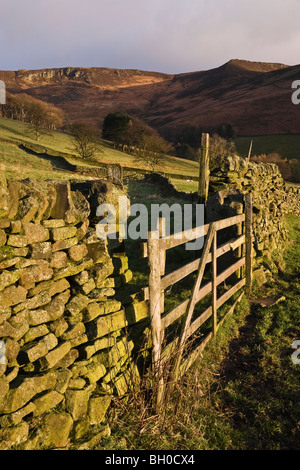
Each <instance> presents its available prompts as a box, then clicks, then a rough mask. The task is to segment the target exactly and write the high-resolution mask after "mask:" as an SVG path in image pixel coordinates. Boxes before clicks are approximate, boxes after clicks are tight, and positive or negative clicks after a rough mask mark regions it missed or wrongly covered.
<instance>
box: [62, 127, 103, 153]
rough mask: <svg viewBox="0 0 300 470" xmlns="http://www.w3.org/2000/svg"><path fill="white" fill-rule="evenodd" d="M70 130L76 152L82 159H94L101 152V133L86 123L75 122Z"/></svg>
mask: <svg viewBox="0 0 300 470" xmlns="http://www.w3.org/2000/svg"><path fill="white" fill-rule="evenodd" d="M69 128H70V131H71V134H72V143H73V147H74V149H75V151H76V152H77V153H78V154H79V155H80V156H81V158H92V157H93V156H94V155H95V153H96V152H97V151H99V144H100V142H101V136H100V131H99V130H98V129H97V128H96V127H94V126H91V125H89V124H87V123H85V122H75V123H73V124H71V125H70V126H69Z"/></svg>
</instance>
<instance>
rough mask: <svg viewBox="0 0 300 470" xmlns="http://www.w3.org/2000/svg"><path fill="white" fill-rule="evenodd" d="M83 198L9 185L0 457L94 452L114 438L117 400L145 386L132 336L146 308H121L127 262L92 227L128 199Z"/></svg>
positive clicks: (95, 194) (93, 189)
mask: <svg viewBox="0 0 300 470" xmlns="http://www.w3.org/2000/svg"><path fill="white" fill-rule="evenodd" d="M75 186H76V185H75ZM80 189H81V191H80V190H79V189H78V188H77V189H76V187H72V186H71V184H70V183H66V182H60V181H44V182H37V181H33V180H29V179H28V180H23V181H20V182H12V181H7V180H6V179H5V178H4V177H3V176H1V181H0V340H1V342H0V345H1V347H2V349H0V352H1V361H0V362H1V363H0V449H9V448H12V447H14V446H19V447H18V448H21V449H38V448H64V447H68V448H70V446H72V445H75V444H74V443H76V448H82V449H86V448H92V447H93V446H95V445H96V444H97V442H99V440H100V439H101V438H102V437H103V436H108V435H109V433H110V429H109V426H108V424H107V422H106V415H107V410H108V409H109V406H110V403H111V397H112V395H113V394H115V395H119V396H123V395H124V394H126V392H127V390H128V388H129V387H130V388H132V387H135V386H137V385H138V384H139V381H140V376H139V371H138V369H137V366H136V365H135V362H134V361H133V360H132V354H133V353H134V350H135V347H136V345H135V339H134V334H133V333H134V331H135V329H136V328H137V330H138V331H139V339H140V326H139V325H140V323H139V322H141V321H142V323H143V320H145V319H146V322H147V308H146V306H145V304H144V303H143V302H138V301H136V303H134V304H132V305H131V300H132V299H131V298H130V296H129V300H128V299H127V300H126V301H125V302H121V301H120V300H117V298H116V292H118V291H121V290H122V289H123V290H124V286H126V283H127V282H129V281H130V279H131V277H132V274H131V271H130V270H129V269H128V259H127V257H126V255H125V253H124V252H123V251H122V245H121V244H120V243H119V242H118V240H115V241H114V245H113V246H112V247H109V246H108V245H107V243H106V242H104V241H103V240H99V239H98V238H97V236H96V232H95V225H94V223H93V224H91V220H93V221H94V222H95V207H96V205H97V201H102V202H104V201H106V202H111V201H109V198H110V197H111V195H113V197H117V195H120V191H121V190H120V188H117V187H115V186H113V184H112V183H110V182H96V183H91V182H86V184H85V185H84V187H81V188H80ZM83 193H85V195H84V194H83ZM92 200H93V201H94V203H93V205H92V204H90V202H91V201H92ZM89 201H90V202H89ZM95 201H96V202H95ZM91 206H93V209H91ZM93 211H94V212H93ZM119 297H120V296H119ZM143 324H144V323H143ZM143 328H144V327H143ZM86 436H89V437H88V438H87V437H86ZM72 443H73V444H72Z"/></svg>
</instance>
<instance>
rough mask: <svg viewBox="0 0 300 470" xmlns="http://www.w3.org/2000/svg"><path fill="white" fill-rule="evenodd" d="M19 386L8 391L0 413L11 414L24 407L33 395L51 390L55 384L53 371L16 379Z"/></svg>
mask: <svg viewBox="0 0 300 470" xmlns="http://www.w3.org/2000/svg"><path fill="white" fill-rule="evenodd" d="M18 380H19V385H18V386H17V387H15V388H12V389H10V390H9V392H8V393H7V395H6V397H5V401H4V402H3V403H2V404H1V405H0V413H13V412H14V411H17V410H19V409H20V408H22V407H23V406H25V405H26V403H28V402H29V401H30V400H31V399H32V398H33V397H34V396H35V395H37V394H39V393H41V392H44V391H45V390H49V389H53V388H54V386H55V384H56V373H55V372H54V371H51V372H48V373H46V374H43V375H37V376H35V377H24V376H23V377H20V378H19V377H18Z"/></svg>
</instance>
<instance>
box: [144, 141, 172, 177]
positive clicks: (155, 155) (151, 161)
mask: <svg viewBox="0 0 300 470" xmlns="http://www.w3.org/2000/svg"><path fill="white" fill-rule="evenodd" d="M171 150H172V145H171V144H170V143H169V142H167V141H166V140H164V139H163V138H162V137H160V135H159V134H157V133H151V134H148V133H147V132H143V133H142V134H141V135H140V138H139V153H138V155H137V156H136V158H135V161H136V162H137V163H142V164H146V165H147V166H148V167H150V168H151V170H152V171H155V170H156V168H157V166H158V165H162V164H163V160H164V158H165V155H167V154H168V153H170V152H171Z"/></svg>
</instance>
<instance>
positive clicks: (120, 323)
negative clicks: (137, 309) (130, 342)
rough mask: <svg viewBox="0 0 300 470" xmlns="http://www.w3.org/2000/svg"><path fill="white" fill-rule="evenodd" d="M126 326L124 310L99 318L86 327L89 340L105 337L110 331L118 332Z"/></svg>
mask: <svg viewBox="0 0 300 470" xmlns="http://www.w3.org/2000/svg"><path fill="white" fill-rule="evenodd" d="M127 325H128V322H127V320H126V318H125V312H124V310H120V311H119V312H115V313H112V314H109V315H106V316H100V317H98V318H96V319H95V320H92V321H91V322H88V324H87V325H86V328H87V335H88V338H89V339H90V340H92V339H95V338H100V337H102V336H106V335H108V334H109V333H111V332H112V331H116V330H120V329H121V328H124V327H125V326H127Z"/></svg>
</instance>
